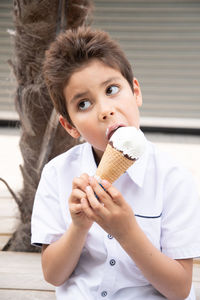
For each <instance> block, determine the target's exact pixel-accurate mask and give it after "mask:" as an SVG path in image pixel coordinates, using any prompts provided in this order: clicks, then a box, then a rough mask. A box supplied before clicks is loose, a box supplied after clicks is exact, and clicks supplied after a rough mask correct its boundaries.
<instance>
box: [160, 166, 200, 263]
mask: <svg viewBox="0 0 200 300" xmlns="http://www.w3.org/2000/svg"><path fill="white" fill-rule="evenodd" d="M164 198H165V201H164V206H163V212H162V225H161V226H162V229H161V248H162V252H163V253H165V254H166V255H167V256H169V257H171V258H173V259H184V258H195V257H199V256H200V234H199V233H200V199H199V197H198V193H197V189H196V186H195V184H194V181H193V178H192V176H191V174H190V173H189V172H187V171H185V170H182V169H181V170H180V169H177V168H175V169H174V170H172V171H171V172H170V174H168V176H167V178H166V184H165V189H164Z"/></svg>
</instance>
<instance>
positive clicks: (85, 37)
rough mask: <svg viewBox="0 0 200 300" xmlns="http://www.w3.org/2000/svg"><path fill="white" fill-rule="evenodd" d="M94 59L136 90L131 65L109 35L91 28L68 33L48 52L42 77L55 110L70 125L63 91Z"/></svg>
mask: <svg viewBox="0 0 200 300" xmlns="http://www.w3.org/2000/svg"><path fill="white" fill-rule="evenodd" d="M92 59H99V60H100V61H102V62H103V63H104V64H106V65H108V66H110V67H112V68H114V69H117V70H119V71H120V72H121V74H122V75H123V76H124V77H125V78H126V80H127V81H128V83H129V85H130V87H131V89H132V90H133V73H132V68H131V65H130V63H129V62H128V60H127V58H126V57H125V55H124V53H123V51H122V50H121V49H120V47H119V45H118V44H117V43H116V42H115V41H113V40H112V39H111V38H110V36H109V35H108V34H107V33H106V32H104V31H100V30H93V29H91V28H90V27H79V28H78V29H76V30H71V29H69V30H66V31H65V32H64V33H61V34H60V35H59V36H58V37H57V38H56V40H55V41H54V42H53V43H52V44H51V46H50V49H49V50H47V51H46V57H45V61H44V66H43V74H44V78H45V82H46V85H47V88H48V91H49V94H50V96H51V99H52V101H53V104H54V107H55V108H56V110H57V111H58V113H59V114H61V115H62V116H63V117H65V118H66V119H67V120H68V121H69V122H71V120H70V116H69V114H68V112H67V108H66V100H65V97H64V95H63V89H64V87H65V86H66V84H67V82H68V81H69V79H70V77H71V75H72V74H73V73H74V72H76V71H77V70H79V69H80V68H82V67H84V66H85V65H86V64H88V63H89V62H90V61H91V60H92Z"/></svg>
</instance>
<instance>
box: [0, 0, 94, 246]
mask: <svg viewBox="0 0 200 300" xmlns="http://www.w3.org/2000/svg"><path fill="white" fill-rule="evenodd" d="M13 6H14V24H15V29H16V35H15V49H14V51H15V56H14V59H13V61H10V64H11V65H12V67H13V71H14V74H15V76H16V79H17V83H18V86H17V91H16V97H15V104H16V110H17V112H18V114H19V119H20V124H21V137H20V150H21V153H22V157H23V165H21V166H20V169H21V172H22V176H23V188H22V190H21V191H20V192H19V194H18V195H15V197H14V198H15V200H16V202H17V204H18V207H19V212H20V219H21V223H20V225H19V227H18V228H17V229H16V231H15V233H14V234H13V236H12V237H11V239H10V240H9V242H8V243H7V244H6V246H5V247H4V249H3V250H4V251H6V250H10V251H26V252H36V251H40V250H39V248H36V247H33V246H31V244H30V237H31V232H30V228H31V214H32V207H33V202H34V196H35V192H36V189H37V186H38V183H39V180H40V175H41V171H42V169H43V167H44V165H45V163H47V162H48V161H49V160H51V159H52V158H53V157H55V156H56V155H58V154H60V153H62V152H64V151H66V150H68V149H69V148H71V147H72V146H73V145H75V144H76V143H77V142H76V141H75V140H73V139H72V138H71V137H70V136H69V135H67V133H66V132H65V131H64V129H63V128H62V127H61V125H60V124H59V122H58V116H57V113H56V112H55V110H54V108H53V105H52V102H51V100H50V97H49V95H48V92H47V89H46V86H45V83H44V80H43V76H42V73H41V69H42V64H43V60H44V54H45V50H46V49H47V48H48V47H49V44H50V43H51V42H52V41H53V40H54V39H55V37H56V35H57V34H59V32H60V31H63V30H65V29H66V28H70V27H71V28H72V27H73V28H76V27H78V26H80V25H82V24H84V23H85V24H87V22H88V16H89V15H90V12H91V9H92V3H91V1H89V0H79V1H77V0H70V1H69V0H68V1H67V0H54V1H50V0H14V3H13Z"/></svg>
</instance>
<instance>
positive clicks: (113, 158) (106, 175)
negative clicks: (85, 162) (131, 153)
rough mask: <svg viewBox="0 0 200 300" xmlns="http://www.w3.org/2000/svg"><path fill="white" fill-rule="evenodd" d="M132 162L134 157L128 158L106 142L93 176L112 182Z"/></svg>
mask: <svg viewBox="0 0 200 300" xmlns="http://www.w3.org/2000/svg"><path fill="white" fill-rule="evenodd" d="M134 162H135V159H129V158H128V157H126V156H124V155H123V153H122V152H120V151H118V150H116V149H115V148H113V147H112V146H111V145H110V144H108V145H107V147H106V150H105V152H104V154H103V156H102V159H101V161H100V163H99V166H98V168H97V171H96V175H95V177H96V178H97V179H99V180H100V179H101V180H102V179H106V180H108V181H109V182H110V183H113V182H114V181H115V180H117V178H119V177H120V176H121V175H122V174H123V173H124V172H125V171H126V170H127V169H128V168H129V167H130V166H131V165H132V164H133V163H134Z"/></svg>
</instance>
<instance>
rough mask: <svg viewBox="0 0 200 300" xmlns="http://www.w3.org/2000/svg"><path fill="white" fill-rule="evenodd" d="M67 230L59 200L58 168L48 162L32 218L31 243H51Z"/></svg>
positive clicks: (37, 192) (38, 244) (36, 197)
mask: <svg viewBox="0 0 200 300" xmlns="http://www.w3.org/2000/svg"><path fill="white" fill-rule="evenodd" d="M65 230H66V222H65V220H64V217H63V213H62V209H61V204H60V201H59V185H58V182H57V176H56V170H55V169H54V167H53V166H51V165H48V164H47V165H46V166H45V167H44V169H43V172H42V175H41V179H40V182H39V185H38V188H37V191H36V195H35V200H34V205H33V212H32V220H31V243H32V244H33V245H36V246H41V245H42V244H51V243H52V242H55V241H56V240H58V239H59V238H60V237H61V236H62V235H63V233H64V232H65Z"/></svg>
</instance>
